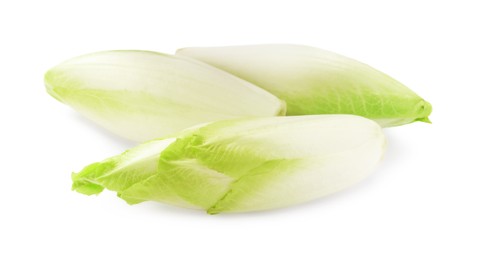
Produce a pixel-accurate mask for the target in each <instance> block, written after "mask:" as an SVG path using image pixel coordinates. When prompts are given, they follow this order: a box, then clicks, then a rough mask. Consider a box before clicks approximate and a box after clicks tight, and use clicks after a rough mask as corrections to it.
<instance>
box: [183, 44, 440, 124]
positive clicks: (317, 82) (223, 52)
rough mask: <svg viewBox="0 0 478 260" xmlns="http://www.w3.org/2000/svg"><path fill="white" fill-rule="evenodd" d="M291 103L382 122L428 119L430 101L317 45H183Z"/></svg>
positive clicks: (297, 111) (301, 110)
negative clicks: (194, 46) (198, 46)
mask: <svg viewBox="0 0 478 260" xmlns="http://www.w3.org/2000/svg"><path fill="white" fill-rule="evenodd" d="M177 54H178V55H183V56H188V57H191V58H195V59H197V60H200V61H203V62H206V63H208V64H211V65H213V66H215V67H217V68H220V69H223V70H225V71H227V72H229V73H232V74H234V75H236V76H238V77H241V78H243V79H245V80H247V81H249V82H251V83H253V84H255V85H257V86H259V87H261V88H263V89H265V90H267V91H269V92H270V93H272V94H274V95H276V96H277V97H279V98H280V99H282V100H285V101H286V102H287V115H313V114H355V115H360V116H364V117H367V118H370V119H373V120H375V121H376V122H378V123H379V124H380V125H382V126H384V127H387V126H396V125H403V124H407V123H411V122H414V121H423V122H429V120H428V116H429V115H430V113H431V109H432V108H431V105H430V103H428V102H427V101H425V100H424V99H422V98H421V97H420V96H418V95H417V94H415V93H414V92H413V91H412V90H410V89H409V88H407V87H406V86H404V85H403V84H401V83H400V82H398V81H397V80H395V79H393V78H391V77H389V76H388V75H386V74H384V73H382V72H380V71H378V70H376V69H374V68H372V67H370V66H368V65H366V64H363V63H360V62H358V61H356V60H353V59H350V58H347V57H344V56H341V55H338V54H336V53H333V52H329V51H325V50H321V49H318V48H313V47H308V46H300V45H286V44H271V45H250V46H230V47H205V48H184V49H180V50H178V51H177Z"/></svg>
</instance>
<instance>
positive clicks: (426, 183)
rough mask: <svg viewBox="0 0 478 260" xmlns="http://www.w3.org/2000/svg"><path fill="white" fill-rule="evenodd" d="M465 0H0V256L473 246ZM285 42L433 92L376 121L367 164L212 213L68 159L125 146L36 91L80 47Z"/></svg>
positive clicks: (371, 255) (475, 143)
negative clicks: (99, 188) (119, 194)
mask: <svg viewBox="0 0 478 260" xmlns="http://www.w3.org/2000/svg"><path fill="white" fill-rule="evenodd" d="M473 2H474V1H460V0H454V1H439V0H438V1H419V0H415V1H403V0H402V1H388V2H387V1H337V0H336V1H330V2H325V1H308V2H307V1H299V0H294V1H288V2H287V1H270V2H267V1H258V0H257V1H245V0H242V1H237V2H232V1H231V2H228V1H207V0H201V1H170V2H167V1H159V0H158V1H121V0H116V1H112V0H111V1H85V0H84V1H77V2H68V1H50V0H43V1H2V2H1V4H0V28H1V30H0V39H1V40H0V69H1V70H0V73H1V74H0V78H1V81H0V82H1V92H0V93H1V95H0V106H1V109H0V113H1V122H2V126H1V128H0V131H1V135H0V138H1V140H0V141H1V142H0V147H1V149H0V153H1V156H0V158H1V159H0V160H1V163H0V166H1V168H0V176H1V178H0V209H1V212H2V213H1V214H0V240H1V241H0V259H478V223H477V222H478V209H477V207H478V170H477V166H476V165H477V164H476V162H477V161H478V149H477V147H478V138H477V134H478V128H477V126H476V124H475V123H476V120H477V118H478V116H477V112H478V109H477V103H478V102H477V95H478V92H477V88H478V80H477V76H478V62H477V60H478V51H477V48H478V40H477V38H476V35H477V26H478V18H477V17H478V15H477V11H478V9H477V8H476V7H474V6H473V5H472V3H473ZM257 43H297V44H305V45H312V46H316V47H321V48H324V49H328V50H332V51H335V52H338V53H341V54H344V55H346V56H349V57H353V58H355V59H358V60H361V61H363V62H365V63H368V64H370V65H372V66H373V67H375V68H378V69H380V70H382V71H384V72H386V73H388V74H390V75H391V76H393V77H395V78H397V79H398V80H400V81H402V82H403V83H405V84H406V85H408V86H409V87H410V88H412V89H413V90H414V91H416V92H417V93H419V94H420V95H421V96H423V97H424V98H425V99H427V100H428V101H430V102H431V103H432V104H433V106H434V111H433V114H432V116H431V120H432V121H433V124H424V123H415V124H411V125H406V126H402V127H396V128H392V129H386V130H385V132H386V135H387V137H388V140H389V148H388V151H387V153H386V155H385V159H384V161H383V163H382V164H381V165H380V166H379V167H378V169H377V170H376V172H375V173H374V175H372V176H371V177H370V178H368V179H367V180H365V181H364V182H362V183H361V184H359V185H357V186H355V187H353V188H351V189H349V190H347V191H345V192H342V193H339V194H336V195H333V196H330V197H328V198H324V199H321V200H318V201H315V202H312V203H307V204H304V205H299V206H295V207H290V208H287V209H282V210H275V211H269V212H262V213H250V214H238V215H231V214H229V215H228V214H222V215H221V214H220V215H215V216H209V215H207V214H205V213H204V212H199V211H191V210H185V209H180V208H174V207H170V206H165V205H161V204H158V203H144V204H140V205H137V206H128V205H127V204H126V203H124V202H123V201H122V200H120V199H118V198H116V197H115V195H114V194H113V193H112V192H104V193H103V194H101V195H100V196H92V197H87V196H84V195H81V194H78V193H75V192H72V191H70V185H71V180H70V173H71V172H72V171H78V170H80V169H81V168H82V167H83V166H85V165H87V164H89V163H91V162H94V161H98V160H102V159H104V158H106V157H108V156H111V155H114V154H117V153H120V152H122V151H123V150H124V149H126V148H128V147H131V146H133V145H134V143H132V142H128V141H125V140H122V139H119V138H117V137H114V136H112V135H110V134H109V133H107V132H105V131H103V130H102V129H100V128H98V127H96V126H95V125H93V124H91V123H90V122H89V121H87V120H85V119H83V118H82V117H80V116H79V115H78V114H77V113H75V112H74V111H73V110H72V109H70V108H69V107H67V106H65V105H63V104H61V103H59V102H57V101H56V100H54V99H53V98H51V97H50V96H48V95H47V93H46V92H45V90H44V86H43V74H44V73H45V71H46V70H47V69H48V68H49V67H52V66H54V65H56V64H57V63H59V62H61V61H63V60H65V59H68V58H71V57H74V56H77V55H80V54H85V53H88V52H94V51H100V50H110V49H146V50H155V51H161V52H166V53H173V52H174V51H175V49H176V48H180V47H186V46H214V45H237V44H257Z"/></svg>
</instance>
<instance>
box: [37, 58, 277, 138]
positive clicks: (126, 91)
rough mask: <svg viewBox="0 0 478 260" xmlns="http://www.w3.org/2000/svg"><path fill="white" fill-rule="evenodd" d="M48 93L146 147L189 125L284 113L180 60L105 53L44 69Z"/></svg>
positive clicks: (234, 81)
mask: <svg viewBox="0 0 478 260" xmlns="http://www.w3.org/2000/svg"><path fill="white" fill-rule="evenodd" d="M45 84H46V87H47V91H48V93H49V94H50V95H52V96H53V97H55V98H56V99H58V100H59V101H61V102H63V103H65V104H67V105H70V106H71V107H73V108H74V109H76V110H77V111H79V112H80V113H81V114H83V115H84V116H85V117H87V118H89V119H91V120H93V121H94V122H96V123H97V124H99V125H101V126H103V127H105V128H106V129H108V130H110V131H111V132H113V133H116V134H118V135H120V136H122V137H125V138H128V139H131V140H135V141H146V140H150V139H153V138H158V137H160V136H164V135H168V134H172V133H175V132H177V131H180V130H182V129H185V128H188V127H191V126H193V125H196V124H200V123H206V122H212V121H217V120H222V119H230V118H236V117H246V116H258V117H260V116H276V115H283V114H285V105H284V103H283V102H282V101H281V100H279V99H278V98H276V97H275V96H273V95H272V94H270V93H268V92H266V91H264V90H262V89H261V88H258V87H256V86H254V85H252V84H250V83H249V82H246V81H244V80H242V79H239V78H237V77H235V76H233V75H231V74H229V73H226V72H224V71H222V70H219V69H217V68H214V67H212V66H210V65H207V64H204V63H202V62H200V61H197V60H193V59H190V58H187V57H181V56H179V57H178V56H173V55H166V54H161V53H155V52H148V51H107V52H99V53H93V54H89V55H85V56H80V57H77V58H73V59H71V60H68V61H66V62H64V63H62V64H60V65H58V66H56V67H54V68H52V69H51V70H50V71H48V72H47V73H46V75H45Z"/></svg>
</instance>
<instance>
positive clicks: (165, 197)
mask: <svg viewBox="0 0 478 260" xmlns="http://www.w3.org/2000/svg"><path fill="white" fill-rule="evenodd" d="M384 147H385V138H384V136H383V133H382V130H381V128H380V126H378V125H377V124H376V123H375V122H373V121H371V120H368V119H365V118H362V117H358V116H352V115H322V116H293V117H270V118H249V119H234V120H225V121H218V122H214V123H210V124H206V125H203V126H199V127H196V128H194V129H190V130H188V131H184V132H181V133H178V134H177V135H176V136H172V137H170V138H167V139H158V140H153V141H150V142H148V143H145V144H143V145H140V146H138V147H135V148H133V149H131V150H129V151H127V152H125V153H123V154H121V155H118V156H114V157H112V158H109V159H106V160H104V161H103V162H100V163H95V164H92V165H90V166H87V167H86V168H85V169H83V170H82V171H81V172H79V173H76V174H73V176H72V178H73V182H74V184H73V189H75V190H77V191H79V192H81V193H85V194H97V193H99V192H101V191H102V190H103V188H107V189H109V190H113V191H116V192H117V193H118V195H119V197H121V198H122V199H124V200H126V201H127V202H128V203H130V204H135V203H139V202H142V201H158V202H163V203H168V204H173V205H177V206H181V207H188V208H198V209H204V210H206V211H207V212H208V213H211V214H215V213H219V212H244V211H257V210H266V209H273V208H280V207H285V206H289V205H293V204H297V203H302V202H306V201H310V200H313V199H316V198H320V197H322V196H325V195H328V194H331V193H334V192H337V191H340V190H342V189H344V188H346V187H349V186H351V185H353V184H355V183H357V182H358V181H360V180H362V179H363V178H365V177H366V176H367V175H368V174H370V173H371V172H372V170H373V169H374V167H375V166H376V164H377V163H378V162H379V160H380V159H381V157H382V154H383V151H384Z"/></svg>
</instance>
